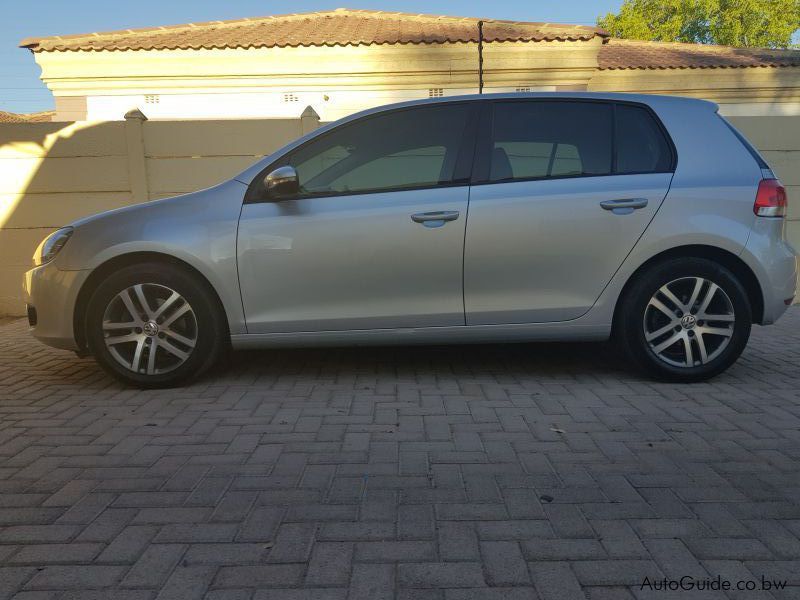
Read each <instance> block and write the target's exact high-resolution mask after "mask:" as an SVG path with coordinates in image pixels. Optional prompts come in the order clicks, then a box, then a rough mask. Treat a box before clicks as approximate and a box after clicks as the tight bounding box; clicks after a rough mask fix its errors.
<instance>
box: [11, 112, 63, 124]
mask: <svg viewBox="0 0 800 600" xmlns="http://www.w3.org/2000/svg"><path fill="white" fill-rule="evenodd" d="M54 114H56V113H55V111H52V110H46V111H42V112H36V113H12V112H6V111H4V110H0V123H49V122H50V121H52V120H53V115H54Z"/></svg>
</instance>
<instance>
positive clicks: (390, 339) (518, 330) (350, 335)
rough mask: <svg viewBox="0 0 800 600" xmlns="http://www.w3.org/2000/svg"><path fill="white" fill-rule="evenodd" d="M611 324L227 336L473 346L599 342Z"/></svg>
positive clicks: (248, 343) (298, 343)
mask: <svg viewBox="0 0 800 600" xmlns="http://www.w3.org/2000/svg"><path fill="white" fill-rule="evenodd" d="M610 335H611V324H610V323H609V324H605V325H577V324H575V323H574V322H573V323H568V322H564V323H524V324H513V325H470V326H464V325H462V326H455V327H420V328H404V329H358V330H347V331H300V332H296V333H249V334H238V335H232V336H231V344H232V345H233V348H234V349H246V348H274V347H298V348H299V347H304V346H370V345H374V346H379V345H413V344H476V343H492V342H495V343H496V342H554V341H559V342H572V341H575V342H577V341H603V340H607V339H608V338H609V337H610Z"/></svg>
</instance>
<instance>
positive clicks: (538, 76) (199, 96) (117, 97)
mask: <svg viewBox="0 0 800 600" xmlns="http://www.w3.org/2000/svg"><path fill="white" fill-rule="evenodd" d="M600 43H601V41H600V38H595V39H592V40H587V41H553V42H495V43H487V44H485V46H484V81H485V89H486V91H514V90H515V89H516V88H518V87H530V88H532V89H539V90H554V89H586V86H587V84H588V81H589V79H590V78H591V77H592V75H593V74H594V72H595V71H596V69H597V52H598V49H599V47H600ZM34 57H35V58H36V62H37V63H38V64H39V66H40V67H41V68H42V80H43V81H44V82H45V83H46V84H47V86H48V87H49V88H50V90H51V91H52V92H53V95H54V96H55V97H56V98H72V97H82V98H85V99H86V107H87V117H86V118H88V119H91V120H113V119H122V116H123V115H124V114H125V113H126V112H127V111H129V110H131V109H133V108H139V109H140V110H142V111H143V112H144V113H145V114H146V115H147V116H148V117H149V118H151V119H185V118H220V119H221V118H232V119H237V118H255V117H260V118H263V117H281V118H288V117H296V116H298V114H299V112H300V111H302V110H303V108H305V107H306V106H309V105H310V106H312V107H313V108H314V110H315V111H316V112H317V113H318V114H319V115H320V117H321V118H322V119H323V120H325V121H330V120H335V119H338V118H339V117H342V116H344V115H347V114H351V113H353V112H356V111H359V110H362V109H364V108H369V107H372V106H378V105H381V104H387V103H389V102H396V101H401V100H410V99H416V98H423V97H427V96H428V94H429V90H430V89H431V88H437V89H438V88H442V89H443V90H444V93H445V94H446V95H455V94H465V93H475V92H476V91H477V88H478V47H477V44H475V43H466V42H459V43H450V44H393V45H372V46H325V47H297V48H290V47H286V48H250V49H243V48H237V49H231V48H228V49H216V50H202V49H201V50H157V51H150V50H140V51H135V52H134V51H123V52H109V51H99V52H98V51H94V52H37V53H35V54H34ZM287 94H288V95H291V96H294V97H297V100H296V101H291V100H290V101H289V102H286V101H285V95H287ZM68 118H69V115H66V113H64V115H62V113H60V112H59V113H57V115H56V120H68Z"/></svg>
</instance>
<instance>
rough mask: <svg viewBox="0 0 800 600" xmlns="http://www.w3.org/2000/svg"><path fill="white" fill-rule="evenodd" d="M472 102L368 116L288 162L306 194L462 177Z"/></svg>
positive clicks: (397, 186) (409, 185) (423, 184)
mask: <svg viewBox="0 0 800 600" xmlns="http://www.w3.org/2000/svg"><path fill="white" fill-rule="evenodd" d="M468 110H469V107H468V106H467V105H466V104H446V105H437V106H426V107H422V108H414V109H410V110H399V111H395V112H391V113H386V114H379V115H376V116H373V117H366V118H364V119H361V120H359V121H356V122H354V123H352V124H348V125H343V126H341V127H339V128H337V129H334V130H333V131H331V132H330V133H327V134H325V135H323V136H321V137H320V138H318V139H315V140H312V141H311V142H309V143H307V144H305V145H304V146H301V147H300V148H298V149H297V150H295V151H294V152H293V153H291V154H290V155H289V157H288V158H287V160H286V161H285V164H288V165H291V166H293V167H294V168H295V169H296V170H297V174H298V177H299V180H300V189H301V196H325V195H341V194H348V193H363V192H371V191H375V192H379V191H387V190H402V189H413V188H419V187H431V186H437V185H448V184H452V183H456V165H457V162H458V160H457V159H458V153H459V149H460V148H461V140H462V136H463V133H464V130H465V127H466V123H467V112H468Z"/></svg>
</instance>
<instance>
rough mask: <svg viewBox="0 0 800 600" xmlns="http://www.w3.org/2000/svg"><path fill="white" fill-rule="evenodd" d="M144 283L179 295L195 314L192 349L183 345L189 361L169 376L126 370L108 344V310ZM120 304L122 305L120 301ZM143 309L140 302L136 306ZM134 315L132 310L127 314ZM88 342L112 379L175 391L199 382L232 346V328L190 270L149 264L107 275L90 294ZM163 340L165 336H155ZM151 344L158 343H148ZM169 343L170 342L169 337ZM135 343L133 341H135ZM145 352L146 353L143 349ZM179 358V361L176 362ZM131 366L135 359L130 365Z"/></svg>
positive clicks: (166, 264)
mask: <svg viewBox="0 0 800 600" xmlns="http://www.w3.org/2000/svg"><path fill="white" fill-rule="evenodd" d="M137 284H145V285H151V286H154V288H155V289H158V286H165V287H166V288H169V290H172V291H174V292H177V293H178V294H179V295H180V296H181V301H185V302H186V303H188V304H189V305H190V307H191V310H192V312H193V319H192V327H193V334H194V336H196V338H195V340H194V347H193V348H192V349H187V348H188V347H185V346H184V347H182V348H183V349H184V350H186V353H188V358H186V359H185V362H183V363H182V364H179V366H177V367H173V368H172V370H169V371H168V372H163V373H159V372H158V371H157V369H154V374H149V375H148V374H146V373H141V372H138V373H137V372H136V371H134V370H132V369H131V368H129V367H127V368H126V367H125V366H123V365H122V364H121V363H120V362H119V360H118V359H117V358H115V356H114V355H112V353H111V351H109V349H108V348H107V346H106V343H105V333H104V329H103V319H104V315H105V314H106V310H107V308H108V307H109V306H110V304H111V303H112V301H117V300H115V298H116V297H117V295H118V294H120V293H121V292H122V291H123V290H126V289H127V288H130V287H131V286H135V285H137ZM117 302H118V301H117ZM137 306H139V304H137ZM128 313H130V311H128ZM85 324H86V340H87V342H88V346H89V351H90V352H91V353H92V354H93V355H94V357H95V359H96V360H97V362H98V363H99V364H100V366H102V367H103V369H105V370H106V371H107V372H109V373H110V374H111V375H113V376H114V377H116V378H117V379H119V380H120V381H122V382H123V383H126V384H128V385H132V386H135V387H139V388H166V387H173V386H176V385H179V384H182V383H185V382H188V381H190V380H192V379H195V378H197V377H199V376H200V375H202V374H203V373H204V372H205V371H206V370H208V369H209V368H210V367H211V366H212V365H214V363H215V362H216V361H217V359H218V358H219V357H220V355H221V353H222V352H223V351H224V350H225V349H226V348H227V347H228V338H229V336H228V329H227V325H226V322H225V318H224V313H223V311H222V309H221V307H220V306H219V302H218V301H217V299H216V298H215V296H214V294H213V291H212V290H210V289H208V284H207V283H206V282H204V281H202V280H200V279H199V278H198V277H197V276H195V275H194V274H192V273H190V272H189V271H188V270H186V269H183V268H180V267H179V266H176V265H172V264H169V263H160V262H148V263H141V264H136V265H131V266H128V267H123V268H121V269H120V270H119V271H116V272H115V273H113V274H112V275H110V276H109V277H107V278H106V279H105V280H104V281H103V282H102V283H101V284H100V285H99V286H98V287H97V289H95V290H94V292H93V293H92V296H91V298H90V300H89V303H88V307H87V311H86V319H85ZM156 335H157V336H158V337H163V335H164V334H163V332H159V333H158V334H156ZM147 341H148V342H150V343H153V342H154V341H155V342H156V343H160V342H159V341H158V340H147ZM167 341H171V340H170V339H169V338H167ZM134 345H135V343H134ZM145 352H147V351H145ZM176 360H179V359H176ZM132 362H133V361H132Z"/></svg>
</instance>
